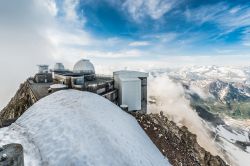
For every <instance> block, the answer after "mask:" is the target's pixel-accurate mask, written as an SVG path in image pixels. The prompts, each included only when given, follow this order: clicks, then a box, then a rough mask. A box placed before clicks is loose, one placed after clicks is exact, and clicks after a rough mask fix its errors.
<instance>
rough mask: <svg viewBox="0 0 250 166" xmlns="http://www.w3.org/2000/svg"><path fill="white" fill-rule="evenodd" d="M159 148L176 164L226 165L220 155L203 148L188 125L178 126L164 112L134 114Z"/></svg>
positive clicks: (187, 165)
mask: <svg viewBox="0 0 250 166" xmlns="http://www.w3.org/2000/svg"><path fill="white" fill-rule="evenodd" d="M133 115H134V117H135V118H136V119H137V121H138V122H139V123H140V125H141V127H142V128H143V129H144V130H145V132H146V133H147V134H148V136H149V137H150V138H151V140H152V141H153V142H154V143H155V145H156V146H157V147H158V149H159V150H160V151H161V152H162V154H163V155H164V156H166V157H167V158H168V159H169V161H170V163H171V164H172V165H174V166H184V165H185V166H191V165H192V166H197V165H200V166H226V165H227V164H226V163H225V162H224V161H223V160H222V159H221V158H220V157H219V156H213V155H212V154H211V153H210V152H208V151H206V150H205V149H204V148H202V147H201V146H200V145H199V144H198V143H197V139H196V135H194V134H192V133H190V132H189V131H188V129H187V128H186V127H181V128H180V127H178V126H177V125H176V124H175V123H174V122H172V121H169V120H168V118H167V117H165V116H164V115H163V114H162V113H161V114H160V115H159V114H147V115H143V114H139V113H135V114H133Z"/></svg>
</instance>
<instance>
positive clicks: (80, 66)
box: [73, 59, 95, 74]
mask: <svg viewBox="0 0 250 166" xmlns="http://www.w3.org/2000/svg"><path fill="white" fill-rule="evenodd" d="M73 72H74V73H83V74H95V68H94V65H93V64H92V63H91V62H90V61H89V60H88V59H82V60H80V61H78V62H76V64H75V66H74V69H73Z"/></svg>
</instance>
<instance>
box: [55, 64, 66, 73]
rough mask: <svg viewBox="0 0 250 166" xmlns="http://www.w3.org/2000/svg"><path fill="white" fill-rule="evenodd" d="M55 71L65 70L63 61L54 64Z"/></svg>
mask: <svg viewBox="0 0 250 166" xmlns="http://www.w3.org/2000/svg"><path fill="white" fill-rule="evenodd" d="M54 70H55V71H64V65H63V64H62V63H56V64H55V66H54Z"/></svg>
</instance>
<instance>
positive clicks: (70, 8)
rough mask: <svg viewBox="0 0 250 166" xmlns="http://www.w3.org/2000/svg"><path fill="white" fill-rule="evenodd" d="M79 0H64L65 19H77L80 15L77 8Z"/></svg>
mask: <svg viewBox="0 0 250 166" xmlns="http://www.w3.org/2000/svg"><path fill="white" fill-rule="evenodd" d="M78 3H79V0H64V3H63V10H64V12H65V19H66V20H67V21H73V22H74V21H76V20H78V16H77V14H76V11H75V8H76V6H77V5H78Z"/></svg>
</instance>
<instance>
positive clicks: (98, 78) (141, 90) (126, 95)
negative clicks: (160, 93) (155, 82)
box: [32, 59, 148, 113]
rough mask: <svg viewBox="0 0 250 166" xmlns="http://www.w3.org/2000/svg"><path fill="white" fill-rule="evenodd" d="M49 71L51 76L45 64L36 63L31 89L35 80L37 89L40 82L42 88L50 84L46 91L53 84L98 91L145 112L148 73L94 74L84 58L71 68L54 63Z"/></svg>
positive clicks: (51, 90)
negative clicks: (36, 69)
mask: <svg viewBox="0 0 250 166" xmlns="http://www.w3.org/2000/svg"><path fill="white" fill-rule="evenodd" d="M51 71H52V73H53V78H52V73H50V72H49V70H48V66H47V65H39V71H38V73H37V74H36V75H35V78H34V83H33V84H32V86H33V87H34V91H36V88H35V86H36V85H37V86H38V83H39V86H38V88H37V89H40V90H41V89H43V88H41V86H42V85H43V84H44V85H46V88H47V87H48V86H50V88H47V89H48V90H49V93H50V92H55V91H57V90H58V88H53V87H54V86H53V84H54V85H56V87H58V86H59V85H65V86H63V87H64V88H63V89H65V87H67V88H72V89H78V90H82V91H90V92H93V93H96V94H98V95H101V96H103V97H105V98H107V99H109V100H110V101H112V102H113V103H115V104H118V105H119V106H121V105H123V106H127V107H128V111H140V112H142V113H146V112H147V77H148V73H144V72H138V71H127V70H122V71H116V72H114V73H113V76H104V75H96V73H95V67H94V65H93V64H92V63H91V62H90V61H89V60H87V59H82V60H80V61H78V62H76V64H75V65H74V68H73V70H72V71H70V70H66V69H65V68H64V65H63V64H62V63H56V64H55V66H54V69H53V70H51ZM41 83H43V84H41ZM51 87H52V88H51ZM60 87H61V86H60ZM59 89H60V88H59ZM44 93H45V92H44Z"/></svg>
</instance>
